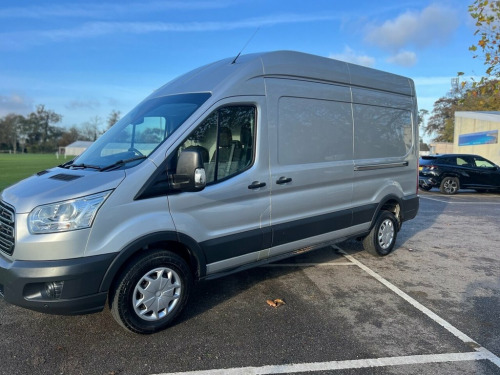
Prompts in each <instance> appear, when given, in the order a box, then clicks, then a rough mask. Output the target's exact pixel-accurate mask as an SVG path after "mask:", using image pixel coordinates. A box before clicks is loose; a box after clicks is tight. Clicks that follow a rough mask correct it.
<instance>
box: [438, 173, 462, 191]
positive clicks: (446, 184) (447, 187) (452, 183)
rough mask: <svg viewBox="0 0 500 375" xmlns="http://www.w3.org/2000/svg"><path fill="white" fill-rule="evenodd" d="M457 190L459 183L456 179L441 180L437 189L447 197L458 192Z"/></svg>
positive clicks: (446, 178)
mask: <svg viewBox="0 0 500 375" xmlns="http://www.w3.org/2000/svg"><path fill="white" fill-rule="evenodd" d="M458 189H460V182H459V181H458V178H456V177H445V178H443V180H442V181H441V186H440V187H439V190H440V191H441V193H443V194H447V195H453V194H456V193H457V192H458Z"/></svg>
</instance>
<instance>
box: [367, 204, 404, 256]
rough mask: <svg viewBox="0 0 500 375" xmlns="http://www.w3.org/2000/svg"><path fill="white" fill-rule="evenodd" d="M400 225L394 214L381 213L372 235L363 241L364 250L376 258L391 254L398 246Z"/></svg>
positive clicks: (371, 232)
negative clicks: (396, 245)
mask: <svg viewBox="0 0 500 375" xmlns="http://www.w3.org/2000/svg"><path fill="white" fill-rule="evenodd" d="M398 225H399V224H398V220H397V219H396V216H394V214H393V213H392V212H389V211H381V212H380V214H379V215H378V217H377V220H376V221H375V225H374V226H373V228H372V230H371V231H370V234H368V236H366V237H365V238H364V239H363V247H364V249H365V250H366V251H367V252H369V253H370V254H372V255H375V256H385V255H388V254H390V253H391V252H392V250H393V249H394V245H395V244H396V238H397V235H398Z"/></svg>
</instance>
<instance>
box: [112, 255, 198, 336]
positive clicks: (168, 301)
mask: <svg viewBox="0 0 500 375" xmlns="http://www.w3.org/2000/svg"><path fill="white" fill-rule="evenodd" d="M115 285H116V287H115V288H114V290H112V293H111V295H110V301H109V302H110V308H111V314H112V315H113V317H114V318H115V320H116V321H117V322H118V323H119V324H120V325H121V326H123V327H124V328H126V329H128V330H130V331H132V332H135V333H142V334H145V333H154V332H158V331H161V330H163V329H165V328H167V327H168V326H169V325H170V324H171V323H172V321H173V319H174V318H175V317H176V316H177V315H178V314H179V313H180V312H181V311H182V309H183V308H184V306H185V305H186V303H187V300H188V297H189V293H190V290H191V285H192V275H191V271H190V269H189V266H188V265H187V263H186V262H185V261H184V259H182V258H181V257H180V256H178V255H177V254H174V253H172V252H170V251H164V250H152V251H148V252H147V253H146V254H144V255H143V256H141V257H139V258H137V259H135V261H133V262H131V263H130V264H129V265H128V266H127V267H126V268H125V270H124V271H123V272H122V274H121V276H120V277H119V279H118V281H117V282H116V284H115Z"/></svg>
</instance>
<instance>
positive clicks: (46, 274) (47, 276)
mask: <svg viewBox="0 0 500 375" xmlns="http://www.w3.org/2000/svg"><path fill="white" fill-rule="evenodd" d="M115 256H116V254H105V255H98V256H92V257H84V258H76V259H65V260H57V261H21V260H16V261H10V260H8V259H6V258H5V257H3V256H2V255H1V254H0V297H3V298H4V299H5V301H7V302H9V303H11V304H13V305H17V306H21V307H25V308H27V309H30V310H35V311H40V312H44V313H48V314H59V315H78V314H89V313H93V312H98V311H101V310H102V309H103V308H104V306H105V304H106V299H107V291H101V290H100V288H101V282H102V279H103V278H104V275H105V274H106V271H107V270H108V268H109V266H110V264H111V262H112V261H113V259H114V258H115ZM53 282H55V283H59V284H60V283H61V282H63V284H62V290H61V291H60V293H57V296H56V297H54V296H50V295H49V294H48V293H47V284H51V283H53Z"/></svg>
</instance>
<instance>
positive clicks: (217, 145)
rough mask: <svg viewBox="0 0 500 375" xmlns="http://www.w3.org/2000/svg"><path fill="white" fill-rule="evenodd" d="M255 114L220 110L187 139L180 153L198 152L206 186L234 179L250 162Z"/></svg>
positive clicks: (239, 109) (249, 109) (244, 110)
mask: <svg viewBox="0 0 500 375" xmlns="http://www.w3.org/2000/svg"><path fill="white" fill-rule="evenodd" d="M255 114H256V110H255V107H253V106H228V107H222V108H219V109H217V110H216V111H214V112H212V113H211V114H210V115H209V116H208V117H207V118H206V119H205V120H204V121H203V122H202V123H201V124H200V125H199V126H198V127H197V128H196V130H195V131H194V132H193V133H191V134H190V135H189V137H188V138H187V139H186V140H185V141H184V143H183V144H182V145H181V146H180V147H179V151H182V150H183V149H186V148H195V149H197V150H199V151H200V152H201V154H202V156H203V162H204V165H205V171H206V174H207V183H215V182H217V181H220V180H223V179H226V178H229V177H231V176H234V175H236V174H238V173H240V172H242V171H244V170H245V169H247V168H248V167H249V166H250V165H251V164H252V162H253V158H254V139H255Z"/></svg>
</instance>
